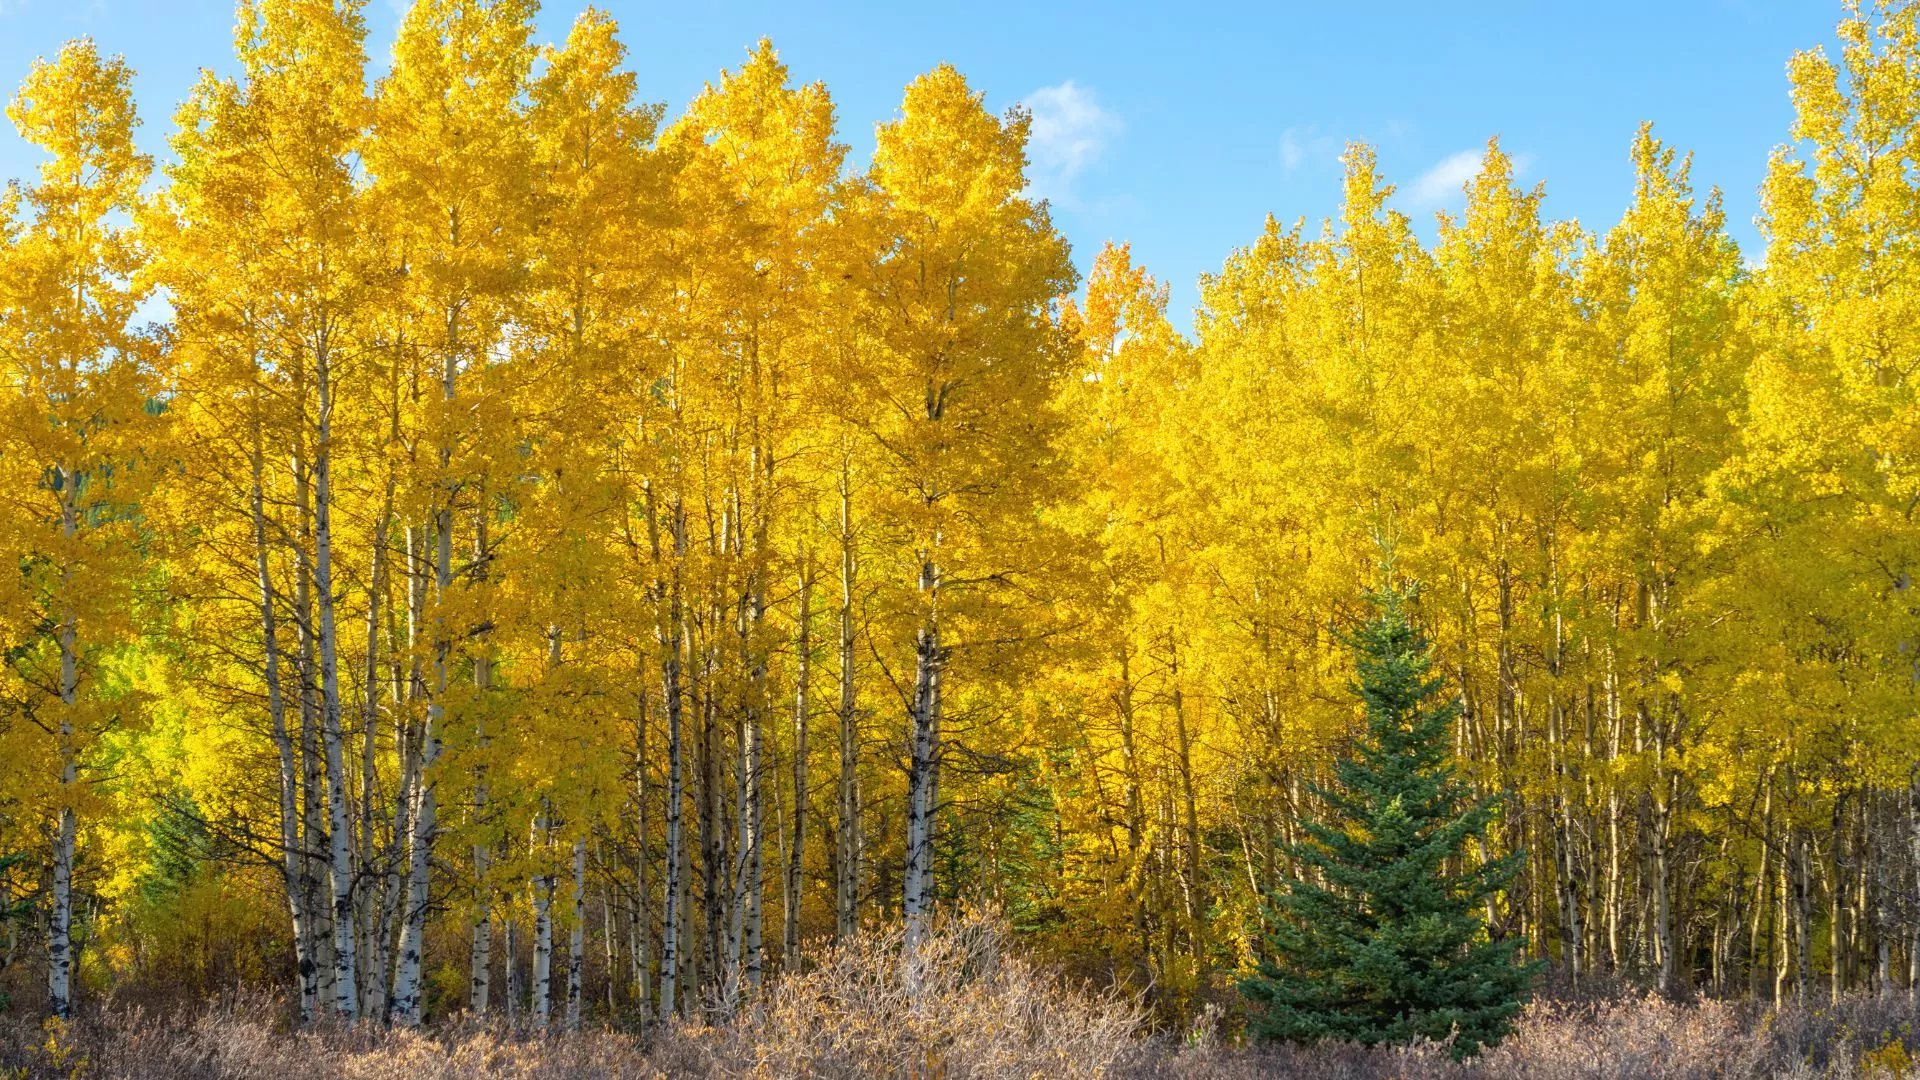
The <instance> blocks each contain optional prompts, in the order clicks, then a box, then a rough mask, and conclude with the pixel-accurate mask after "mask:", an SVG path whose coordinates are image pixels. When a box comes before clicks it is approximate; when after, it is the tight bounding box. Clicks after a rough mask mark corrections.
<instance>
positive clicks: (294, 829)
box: [252, 425, 320, 1024]
mask: <svg viewBox="0 0 1920 1080" xmlns="http://www.w3.org/2000/svg"><path fill="white" fill-rule="evenodd" d="M259 436H260V432H259V428H258V426H257V425H256V427H255V429H254V438H255V442H254V447H253V492H252V501H253V552H254V570H255V573H256V577H257V584H258V586H259V590H260V636H261V643H262V650H263V652H264V653H265V656H264V662H265V669H264V672H263V674H264V677H265V680H266V684H267V716H268V719H269V721H270V722H271V724H272V726H273V745H274V748H275V749H276V750H277V751H278V752H279V755H280V875H281V878H282V880H283V881H284V883H285V885H286V890H287V908H288V911H289V913H290V915H291V917H292V921H293V951H294V963H295V969H296V976H295V977H296V978H297V979H298V980H299V983H300V985H299V996H300V1022H301V1023H303V1024H305V1023H310V1022H312V1020H313V1017H314V1013H315V1011H316V1007H317V1006H318V1004H319V995H320V984H319V981H318V980H317V978H316V977H315V976H316V975H317V972H316V971H315V969H314V960H313V949H312V934H313V929H312V927H311V926H310V925H309V924H308V919H307V905H306V903H305V897H306V894H307V885H306V881H305V868H306V859H305V858H304V857H303V856H302V854H301V852H300V824H299V820H300V778H299V773H298V772H297V771H296V767H295V762H294V754H293V738H292V736H291V735H289V734H288V732H287V706H286V697H285V695H284V694H283V693H282V691H281V685H280V643H279V635H278V629H277V625H276V619H275V616H274V610H273V576H272V573H271V571H270V569H269V567H268V562H267V521H266V507H265V495H264V492H263V491H262V486H263V483H264V478H263V474H264V472H265V465H264V462H263V461H262V459H261V452H260V445H259Z"/></svg>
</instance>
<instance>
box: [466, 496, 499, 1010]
mask: <svg viewBox="0 0 1920 1080" xmlns="http://www.w3.org/2000/svg"><path fill="white" fill-rule="evenodd" d="M486 560H487V513H486V505H485V501H484V500H482V504H481V507H480V509H479V510H478V511H477V512H475V514H474V527H473V561H474V565H475V566H476V567H477V568H478V569H476V570H475V574H474V576H475V577H476V578H478V579H479V580H481V581H485V580H486V576H487V571H486ZM473 689H474V693H475V696H476V697H478V698H480V699H481V700H483V701H484V700H485V698H486V695H487V692H488V691H489V690H491V689H493V659H492V656H491V655H490V654H489V653H488V651H487V647H486V645H485V643H484V642H483V643H481V644H480V645H479V647H478V648H477V649H476V650H475V653H474V657H473ZM475 713H476V715H477V716H480V717H484V716H485V715H486V709H485V708H480V709H476V710H475ZM474 743H475V745H477V746H480V747H482V748H484V747H485V746H486V745H487V732H486V729H485V726H484V724H483V722H481V721H478V720H476V722H475V724H474ZM474 774H475V775H474V781H473V819H474V822H473V823H474V827H475V829H476V830H477V832H478V833H479V836H480V839H478V840H476V841H475V842H474V845H473V945H472V950H471V962H470V964H469V967H468V972H469V974H468V979H467V1009H468V1011H470V1012H473V1013H475V1014H477V1015H478V1014H485V1013H486V1011H487V996H488V992H489V991H490V990H491V988H492V978H493V883H492V881H491V880H490V879H489V878H488V876H487V875H488V868H489V862H490V855H491V853H490V852H489V850H488V847H487V839H486V837H487V832H488V830H487V822H486V817H487V774H486V767H485V766H484V765H479V766H476V767H475V768H474Z"/></svg>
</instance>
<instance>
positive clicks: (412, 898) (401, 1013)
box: [393, 510, 453, 1027]
mask: <svg viewBox="0 0 1920 1080" xmlns="http://www.w3.org/2000/svg"><path fill="white" fill-rule="evenodd" d="M436 517H437V518H438V520H437V522H436V526H437V527H436V532H437V536H436V537H435V539H436V547H435V549H434V581H435V584H436V586H437V587H438V589H439V591H440V594H441V596H443V597H444V596H445V595H446V591H447V589H448V587H449V586H451V585H452V583H453V535H452V526H453V515H452V514H451V513H450V512H448V511H446V510H442V511H440V512H439V513H438V514H437V515H436ZM434 637H435V641H434V656H433V669H434V670H433V681H434V689H433V693H432V695H431V696H430V697H429V698H428V701H427V722H426V728H425V730H424V731H423V732H422V733H421V740H420V741H421V744H422V745H421V750H420V758H419V762H420V764H419V768H418V773H417V778H416V781H415V790H416V792H417V795H416V799H415V806H414V810H413V830H412V836H411V838H410V843H409V845H408V853H407V890H406V896H407V900H406V910H405V914H404V918H403V920H402V922H401V931H400V950H399V951H400V958H399V963H398V965H397V968H396V970H395V972H394V979H393V1012H394V1020H395V1021H396V1022H397V1023H400V1024H401V1025H403V1026H407V1027H416V1026H418V1025H419V1023H420V1010H421V1006H422V1004H423V1002H422V1000H421V984H420V969H421V961H422V959H423V953H424V950H425V946H426V931H427V901H428V893H427V885H428V880H427V875H428V873H429V871H430V869H431V867H432V860H433V841H434V833H435V830H436V828H437V826H438V803H437V799H436V795H435V790H434V788H435V779H434V775H433V768H434V766H435V765H436V764H437V763H438V762H439V760H440V725H441V722H442V719H443V716H444V713H445V710H446V705H445V700H446V694H447V675H448V669H449V667H451V665H452V655H451V654H452V651H453V643H452V641H451V639H450V638H449V636H448V634H447V631H446V628H445V627H441V626H436V627H435V631H434Z"/></svg>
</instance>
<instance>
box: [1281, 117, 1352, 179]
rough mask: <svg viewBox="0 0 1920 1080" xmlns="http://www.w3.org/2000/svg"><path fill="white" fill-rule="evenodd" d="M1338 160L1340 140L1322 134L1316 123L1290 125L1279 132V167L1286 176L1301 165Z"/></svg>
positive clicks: (1290, 174)
mask: <svg viewBox="0 0 1920 1080" xmlns="http://www.w3.org/2000/svg"><path fill="white" fill-rule="evenodd" d="M1338 160H1340V140H1338V139H1336V138H1334V137H1333V136H1331V135H1326V134H1322V133H1321V131H1320V126H1319V125H1318V124H1308V125H1307V126H1306V127H1290V128H1288V129H1287V130H1285V131H1283V132H1281V133H1280V167H1281V169H1282V170H1284V171H1285V172H1286V174H1287V175H1288V176H1292V175H1293V173H1294V172H1295V171H1296V170H1298V169H1299V168H1300V167H1301V166H1302V165H1310V164H1314V163H1316V162H1323V161H1327V162H1331V161H1338Z"/></svg>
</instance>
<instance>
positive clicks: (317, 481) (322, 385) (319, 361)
mask: <svg viewBox="0 0 1920 1080" xmlns="http://www.w3.org/2000/svg"><path fill="white" fill-rule="evenodd" d="M314 371H315V381H316V384H317V389H318V392H319V417H318V420H319V445H318V446H317V447H316V448H315V449H316V452H315V454H314V462H313V475H314V531H313V549H314V559H313V588H314V593H315V594H316V597H317V599H318V601H319V614H320V635H319V636H320V640H319V648H320V708H321V723H322V730H321V737H322V739H323V740H324V744H325V748H326V758H327V837H328V847H329V856H330V858H329V866H328V870H329V877H330V880H331V883H332V886H333V992H334V999H333V1008H334V1011H335V1012H337V1013H338V1014H339V1015H340V1016H341V1017H342V1018H343V1019H346V1020H348V1021H353V1020H355V1019H357V1018H358V1017H359V1015H360V999H359V978H360V976H359V966H358V964H356V963H355V949H356V947H357V938H356V935H355V933H354V929H353V926H354V922H353V916H354V911H353V846H352V835H353V834H352V833H351V832H350V831H349V826H348V822H347V770H346V754H345V751H344V747H343V743H344V742H345V739H344V736H343V734H342V732H341V725H340V716H341V714H340V657H339V634H338V631H337V629H336V626H335V620H334V587H333V379H332V364H331V361H330V360H329V358H328V351H327V349H326V347H325V345H324V344H323V345H322V346H321V347H320V348H319V349H318V350H316V352H315V365H314Z"/></svg>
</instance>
